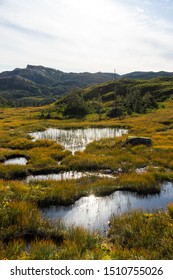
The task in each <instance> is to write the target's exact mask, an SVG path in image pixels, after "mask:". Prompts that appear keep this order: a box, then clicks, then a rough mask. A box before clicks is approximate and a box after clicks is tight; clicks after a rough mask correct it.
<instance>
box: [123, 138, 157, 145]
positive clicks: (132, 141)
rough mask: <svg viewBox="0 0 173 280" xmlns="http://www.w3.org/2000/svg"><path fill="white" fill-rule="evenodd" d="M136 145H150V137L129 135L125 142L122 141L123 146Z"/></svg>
mask: <svg viewBox="0 0 173 280" xmlns="http://www.w3.org/2000/svg"><path fill="white" fill-rule="evenodd" d="M127 145H131V146H136V145H145V146H151V145H152V140H151V138H147V137H138V136H129V137H128V138H127V139H126V140H125V142H124V143H123V146H127Z"/></svg>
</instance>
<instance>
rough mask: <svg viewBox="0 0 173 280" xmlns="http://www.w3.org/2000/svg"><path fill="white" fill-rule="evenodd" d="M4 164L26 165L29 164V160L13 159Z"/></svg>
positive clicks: (23, 158) (22, 158)
mask: <svg viewBox="0 0 173 280" xmlns="http://www.w3.org/2000/svg"><path fill="white" fill-rule="evenodd" d="M4 164H5V165H9V164H18V165H26V164H27V159H26V158H25V157H17V158H11V159H7V160H6V161H5V162H4Z"/></svg>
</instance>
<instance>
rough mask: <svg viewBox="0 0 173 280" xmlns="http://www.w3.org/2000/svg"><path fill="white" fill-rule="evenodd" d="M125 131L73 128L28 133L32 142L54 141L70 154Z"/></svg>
mask: <svg viewBox="0 0 173 280" xmlns="http://www.w3.org/2000/svg"><path fill="white" fill-rule="evenodd" d="M127 133H128V130H127V129H117V128H84V129H82V128H77V129H76V128H75V129H56V128H49V129H47V130H45V131H38V132H33V133H30V135H31V136H32V137H33V138H34V141H36V140H40V139H51V140H55V141H57V142H58V143H60V144H61V145H63V146H64V147H65V149H66V150H70V151H71V152H72V154H74V153H75V152H76V151H83V150H84V149H85V148H86V146H87V145H88V144H89V143H91V142H93V141H95V140H96V141H97V140H100V139H102V138H114V137H118V136H122V135H123V134H127Z"/></svg>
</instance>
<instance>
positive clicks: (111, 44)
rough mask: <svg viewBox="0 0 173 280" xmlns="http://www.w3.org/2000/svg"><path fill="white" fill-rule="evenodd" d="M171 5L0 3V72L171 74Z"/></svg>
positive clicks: (147, 0)
mask: <svg viewBox="0 0 173 280" xmlns="http://www.w3.org/2000/svg"><path fill="white" fill-rule="evenodd" d="M172 15H173V0H41V1H40V0H29V1H28V0H0V72H2V71H6V70H13V69H14V68H25V67H26V65H27V64H32V65H43V66H46V67H51V68H54V69H58V70H61V71H64V72H93V73H94V72H100V71H101V72H114V69H116V72H117V73H119V74H125V73H129V72H133V71H162V70H163V71H171V72H172V71H173V16H172Z"/></svg>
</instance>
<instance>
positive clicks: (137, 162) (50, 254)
mask: <svg viewBox="0 0 173 280" xmlns="http://www.w3.org/2000/svg"><path fill="white" fill-rule="evenodd" d="M42 109H43V108H18V110H16V109H13V108H9V109H7V108H6V109H5V108H4V109H2V110H1V111H2V112H1V120H0V145H1V149H0V161H1V163H0V178H4V179H5V180H0V247H1V250H0V258H2V259H3V258H8V259H172V255H173V249H172V248H173V219H172V217H173V214H172V212H173V211H172V204H169V205H168V209H167V211H159V212H156V213H153V214H148V213H144V212H140V211H137V212H133V213H128V214H124V215H122V216H120V217H112V219H111V224H110V230H109V238H104V237H102V236H100V235H99V234H97V233H96V234H93V233H90V232H88V231H86V230H84V229H81V228H70V229H67V228H65V227H63V225H57V226H53V225H50V224H49V222H48V221H47V220H45V219H43V217H42V216H41V214H40V211H39V208H38V206H42V207H44V206H49V205H53V204H56V205H71V204H72V203H74V202H75V201H76V200H77V199H79V198H80V197H82V196H87V195H90V194H95V195H99V196H100V195H106V194H110V193H112V192H114V191H115V190H119V189H122V190H123V189H128V190H131V191H137V192H139V193H141V192H142V193H145V194H146V193H150V192H157V191H159V183H160V182H161V181H164V180H173V142H172V137H173V100H169V101H168V102H164V108H163V106H162V107H160V108H159V109H158V110H157V111H152V112H150V113H148V114H145V115H133V116H129V117H125V118H124V119H123V120H119V119H111V120H109V119H104V120H102V121H101V122H99V121H98V119H97V117H98V116H96V115H95V116H87V117H86V119H85V120H83V121H82V122H80V123H79V120H77V119H73V120H62V121H61V120H57V119H56V120H55V119H50V120H41V119H39V118H38V116H39V115H40V110H42ZM79 126H80V127H105V126H109V127H126V128H129V135H137V136H145V137H151V139H152V142H153V145H152V146H151V147H145V146H144V145H141V146H136V147H131V146H128V147H123V146H122V141H124V139H125V136H123V137H121V138H115V139H102V140H100V141H97V142H93V143H90V144H89V145H88V146H87V148H86V150H85V151H84V152H77V153H75V155H74V156H71V154H70V152H67V151H64V150H63V148H62V147H61V145H59V144H57V143H55V142H54V141H49V140H40V141H35V142H34V141H32V139H31V137H30V136H29V135H28V133H29V132H33V131H41V130H45V129H46V128H49V127H58V128H75V127H76V128H78V127H79ZM16 155H17V156H18V155H20V156H21V155H22V156H25V157H26V158H27V159H28V163H27V165H26V166H17V165H14V166H4V165H3V162H4V160H5V159H7V158H11V157H14V156H16ZM57 161H61V165H60V166H59V165H58V163H57ZM140 167H147V172H144V173H142V174H136V168H140ZM119 168H121V169H122V172H121V174H120V173H117V170H118V169H119ZM100 169H102V170H105V169H109V170H111V171H112V172H115V173H116V175H115V179H110V178H99V177H96V176H91V177H84V178H81V179H78V180H68V181H62V182H58V181H41V182H30V183H29V184H26V182H25V181H19V180H17V179H21V178H23V177H25V176H26V175H27V174H34V173H38V174H40V172H45V173H46V172H50V173H52V172H53V171H54V170H57V171H58V172H59V171H60V170H75V171H79V170H82V171H94V170H96V171H100ZM11 179H15V180H14V181H12V180H11ZM28 242H29V245H28Z"/></svg>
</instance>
